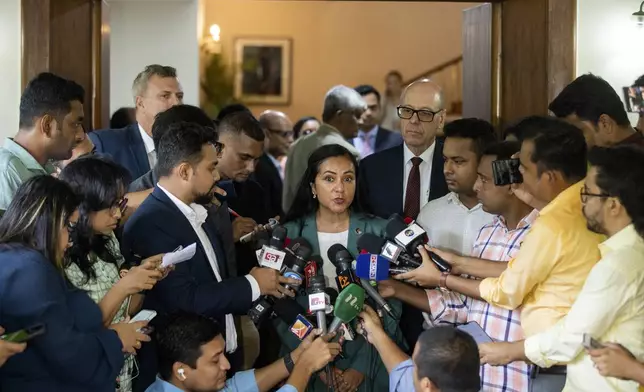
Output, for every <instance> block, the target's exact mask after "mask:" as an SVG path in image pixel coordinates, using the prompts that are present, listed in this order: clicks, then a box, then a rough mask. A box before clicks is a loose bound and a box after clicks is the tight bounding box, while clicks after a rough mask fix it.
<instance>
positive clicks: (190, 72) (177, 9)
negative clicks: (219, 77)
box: [108, 0, 199, 115]
mask: <svg viewBox="0 0 644 392" xmlns="http://www.w3.org/2000/svg"><path fill="white" fill-rule="evenodd" d="M108 3H109V9H110V10H109V12H110V15H109V18H110V115H111V114H112V113H113V112H114V111H116V110H117V109H119V108H120V107H123V106H134V103H133V98H132V94H131V90H132V81H133V80H134V78H135V77H136V75H137V74H138V73H139V72H141V71H142V70H143V68H144V67H145V66H146V65H149V64H161V65H170V66H172V67H175V68H176V69H177V73H178V75H179V81H180V82H181V85H182V87H183V90H184V92H185V98H184V102H185V103H187V104H191V105H199V42H198V39H197V37H198V35H197V19H198V18H197V15H198V8H199V4H198V3H199V1H198V0H108Z"/></svg>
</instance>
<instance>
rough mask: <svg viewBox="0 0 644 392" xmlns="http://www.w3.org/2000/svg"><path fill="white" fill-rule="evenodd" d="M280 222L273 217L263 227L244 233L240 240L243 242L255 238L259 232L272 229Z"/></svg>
mask: <svg viewBox="0 0 644 392" xmlns="http://www.w3.org/2000/svg"><path fill="white" fill-rule="evenodd" d="M279 224H280V222H279V221H278V220H277V219H273V218H271V219H269V220H268V223H267V224H265V225H263V226H262V227H261V228H256V229H255V230H253V231H251V232H250V233H248V234H244V235H243V236H241V237H240V238H239V242H242V243H243V242H250V241H251V240H252V239H253V237H255V236H256V235H257V234H259V233H261V232H268V231H271V230H273V229H274V228H275V227H276V226H277V225H279Z"/></svg>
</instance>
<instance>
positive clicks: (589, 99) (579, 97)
mask: <svg viewBox="0 0 644 392" xmlns="http://www.w3.org/2000/svg"><path fill="white" fill-rule="evenodd" d="M548 109H550V111H551V112H552V113H554V115H555V116H557V117H559V118H563V117H567V116H569V115H571V114H574V115H576V116H577V117H579V118H580V119H582V120H586V121H590V122H592V123H593V124H597V123H598V122H599V117H600V116H601V115H602V114H606V115H607V116H609V117H610V118H612V119H613V120H614V121H615V122H616V123H617V124H618V125H622V126H624V125H629V124H630V122H629V120H628V115H627V114H626V110H625V109H624V104H623V103H622V100H621V99H620V98H619V95H617V92H615V90H614V89H613V87H611V85H610V84H608V82H607V81H605V80H604V79H602V78H600V77H599V76H595V75H593V74H585V75H581V76H580V77H578V78H577V79H575V80H573V81H572V82H571V83H570V84H569V85H567V86H566V87H564V89H563V90H562V91H561V92H560V93H559V95H557V97H556V98H555V99H554V100H553V101H552V102H550V105H548Z"/></svg>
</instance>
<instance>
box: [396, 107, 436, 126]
mask: <svg viewBox="0 0 644 392" xmlns="http://www.w3.org/2000/svg"><path fill="white" fill-rule="evenodd" d="M396 109H397V110H398V117H400V118H402V119H403V120H409V119H411V118H412V117H414V114H415V115H416V116H417V117H418V120H419V121H420V122H432V121H434V117H435V116H436V115H437V114H438V113H440V112H441V111H442V110H437V111H435V112H432V111H431V110H429V109H413V108H410V107H408V106H398V107H397V108H396Z"/></svg>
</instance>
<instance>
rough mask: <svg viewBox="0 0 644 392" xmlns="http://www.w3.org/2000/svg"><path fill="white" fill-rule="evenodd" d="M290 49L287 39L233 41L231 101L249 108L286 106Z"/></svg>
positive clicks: (289, 85) (290, 41) (289, 84)
mask: <svg viewBox="0 0 644 392" xmlns="http://www.w3.org/2000/svg"><path fill="white" fill-rule="evenodd" d="M292 46H293V45H292V40H291V39H290V38H237V39H235V48H234V56H235V64H237V67H238V68H237V72H236V73H235V98H236V99H238V100H240V101H241V102H244V103H246V104H250V105H252V104H262V105H263V104H268V105H288V104H289V103H290V100H291V56H292V53H291V50H292Z"/></svg>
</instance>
